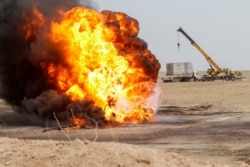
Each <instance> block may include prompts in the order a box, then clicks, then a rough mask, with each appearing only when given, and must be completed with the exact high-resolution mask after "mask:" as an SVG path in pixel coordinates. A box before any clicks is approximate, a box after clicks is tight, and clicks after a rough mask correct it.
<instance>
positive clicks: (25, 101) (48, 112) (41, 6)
mask: <svg viewBox="0 0 250 167" xmlns="http://www.w3.org/2000/svg"><path fill="white" fill-rule="evenodd" d="M81 5H82V6H85V7H88V8H92V9H96V8H97V6H96V4H94V3H93V2H92V0H84V1H80V0H69V1H65V0H54V1H53V0H1V1H0V44H1V45H0V82H1V88H0V95H1V98H3V99H5V100H6V102H7V103H9V104H10V105H12V106H13V107H14V108H16V109H17V111H18V112H22V113H29V114H34V113H36V114H37V115H39V116H41V117H44V118H53V117H54V116H55V115H54V113H56V116H57V118H58V119H60V120H66V119H67V118H69V117H72V110H74V111H78V112H75V113H74V116H75V117H84V118H89V117H90V118H95V120H96V121H97V122H98V123H99V124H100V125H105V124H106V122H105V118H104V116H103V114H102V109H101V108H99V107H93V105H92V102H91V101H84V102H75V103H71V101H70V99H69V97H68V96H66V95H65V94H60V93H58V92H57V90H56V85H55V83H53V82H50V80H49V79H48V76H46V75H45V74H44V72H43V71H42V69H41V68H40V66H39V64H40V62H41V61H43V62H45V61H49V62H53V63H57V62H58V63H59V61H60V63H62V64H63V63H64V62H63V59H62V57H60V53H58V51H57V50H55V49H53V47H52V46H51V45H50V43H47V42H46V40H40V39H42V38H46V37H44V33H38V32H39V31H40V32H42V31H46V27H44V28H43V29H39V28H40V27H39V21H41V20H39V17H38V16H37V15H34V8H33V7H34V6H35V7H36V8H37V9H38V10H39V11H40V12H41V13H42V14H43V16H44V17H45V18H46V20H56V19H57V17H59V14H58V10H62V11H67V10H69V9H71V8H72V7H75V6H81ZM24 11H25V13H24ZM103 14H105V11H104V12H103ZM25 15H27V16H29V18H31V19H32V20H36V21H37V24H36V25H37V26H35V27H31V28H32V32H35V33H34V34H28V36H29V38H28V40H25V39H24V36H26V35H27V34H24V31H23V29H22V28H23V27H24V25H27V23H28V22H29V21H30V20H29V18H27V17H25ZM106 15H107V17H108V13H106ZM32 17H34V18H32ZM46 20H45V21H46ZM29 28H30V27H29ZM47 28H48V27H47ZM38 39H39V40H38ZM137 40H140V39H139V38H134V39H133V41H131V42H130V43H128V45H130V46H127V47H131V48H133V47H136V48H141V49H145V48H147V44H146V42H143V41H142V42H141V43H138V42H136V41H137ZM44 48H46V52H49V53H50V54H47V55H52V56H51V57H46V59H44V57H43V56H41V53H42V52H44ZM152 59H155V58H154V57H152ZM133 62H134V66H136V65H137V64H138V62H141V64H145V66H147V67H148V68H145V73H148V74H149V75H152V76H153V79H154V80H156V78H157V73H158V69H159V68H160V65H159V63H158V62H157V63H158V64H156V66H157V67H156V66H155V65H153V64H150V63H149V61H148V60H147V58H146V57H145V56H143V55H138V56H135V57H134V59H133V61H131V66H133ZM135 62H137V63H135ZM82 106H84V107H82ZM87 120H90V122H87V123H86V124H93V121H91V119H87Z"/></svg>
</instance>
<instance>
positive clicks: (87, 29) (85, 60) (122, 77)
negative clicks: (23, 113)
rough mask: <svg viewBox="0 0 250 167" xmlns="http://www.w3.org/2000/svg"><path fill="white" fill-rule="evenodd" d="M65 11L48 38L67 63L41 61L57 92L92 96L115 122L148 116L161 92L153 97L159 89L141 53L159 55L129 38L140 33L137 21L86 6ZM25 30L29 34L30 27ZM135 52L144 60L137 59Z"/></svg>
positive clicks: (72, 96)
mask: <svg viewBox="0 0 250 167" xmlns="http://www.w3.org/2000/svg"><path fill="white" fill-rule="evenodd" d="M34 12H35V13H37V16H39V18H42V17H41V15H39V14H38V12H37V11H36V10H35V11H34ZM60 14H61V19H60V20H54V21H52V22H51V23H50V32H49V38H50V41H51V43H52V44H53V47H54V48H57V51H58V52H60V59H61V60H63V63H62V64H57V63H55V62H50V63H47V62H41V64H40V65H41V68H42V69H44V71H45V72H46V74H47V75H48V78H49V79H50V80H51V81H52V82H56V85H57V89H58V91H59V92H60V93H65V94H66V95H67V96H68V97H69V98H70V99H71V100H72V101H84V100H89V101H93V102H94V106H98V107H101V108H102V109H103V114H104V117H105V118H106V119H107V120H110V121H115V122H119V123H126V122H129V123H131V122H132V123H139V122H144V121H149V120H150V118H151V117H152V116H153V114H154V113H155V111H156V107H157V103H158V102H159V99H158V98H159V96H156V97H155V98H152V96H154V95H155V94H157V93H158V88H157V86H156V84H155V82H156V77H155V76H156V75H154V76H153V77H150V76H149V75H148V74H146V73H145V71H147V69H145V68H143V67H142V66H140V63H143V62H144V58H143V57H142V56H141V55H142V54H143V55H146V56H147V57H148V58H147V59H149V60H150V61H152V62H153V61H154V57H152V54H151V53H150V51H149V50H147V49H145V50H143V49H142V48H143V47H144V46H141V45H140V44H137V45H131V46H130V45H129V42H126V40H127V41H128V40H131V38H132V39H133V38H135V37H136V36H137V35H138V33H139V28H138V22H137V21H136V20H135V19H132V18H130V17H129V16H127V15H125V14H123V13H111V14H110V12H109V11H103V12H102V13H99V12H97V11H94V10H91V9H87V8H84V7H76V8H73V9H72V10H70V11H67V12H62V11H60ZM26 29H27V35H26V36H27V37H29V36H30V35H29V34H30V31H31V30H29V29H30V28H29V26H28V27H27V28H26ZM135 42H136V40H135ZM135 47H136V48H135ZM124 48H126V50H125V49H124ZM45 55H46V53H45ZM46 56H47V57H48V56H52V55H46ZM136 56H138V57H139V58H140V59H138V60H134V58H135V57H136ZM140 60H141V61H142V62H140V63H138V62H139V61H140ZM157 63H158V61H157ZM156 70H157V73H158V70H159V65H158V66H157V69H156ZM71 121H72V122H73V123H74V124H76V125H77V126H79V124H84V123H85V121H84V119H82V120H81V119H80V118H71Z"/></svg>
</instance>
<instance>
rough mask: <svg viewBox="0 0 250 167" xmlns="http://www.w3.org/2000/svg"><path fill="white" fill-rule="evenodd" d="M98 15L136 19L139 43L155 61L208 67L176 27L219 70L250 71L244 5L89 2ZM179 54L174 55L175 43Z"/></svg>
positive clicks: (217, 0)
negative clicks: (118, 14) (143, 43)
mask: <svg viewBox="0 0 250 167" xmlns="http://www.w3.org/2000/svg"><path fill="white" fill-rule="evenodd" d="M94 1H95V2H96V3H97V4H98V5H99V11H102V10H106V9H108V10H111V11H118V12H124V13H126V14H128V15H129V16H131V17H133V18H135V19H137V20H138V21H139V25H140V34H139V37H140V38H142V39H144V40H145V41H147V43H148V48H149V49H150V50H151V51H152V53H154V54H155V56H156V58H157V59H158V60H159V61H160V63H161V65H162V67H161V71H165V69H166V67H165V64H166V63H171V62H183V61H185V62H186V61H188V62H193V65H194V68H195V70H206V69H207V68H208V67H209V66H208V63H207V61H206V60H205V58H204V57H203V56H202V55H201V54H200V52H199V51H198V50H197V49H196V48H195V47H193V46H192V45H191V44H190V42H189V41H188V40H187V39H186V38H185V37H184V36H183V35H182V34H179V35H178V34H177V29H178V28H179V27H182V28H183V29H184V30H185V31H186V32H187V34H189V35H190V37H191V38H193V40H194V41H195V42H196V43H198V44H199V45H200V46H201V48H203V49H204V50H205V51H206V52H207V53H208V54H209V56H210V57H212V58H213V59H214V60H215V61H216V62H217V63H218V64H219V65H220V66H221V67H222V68H230V69H232V70H250V0H209V1H208V0H207V1H206V0H94ZM178 39H179V41H180V49H179V50H178V49H177V41H178Z"/></svg>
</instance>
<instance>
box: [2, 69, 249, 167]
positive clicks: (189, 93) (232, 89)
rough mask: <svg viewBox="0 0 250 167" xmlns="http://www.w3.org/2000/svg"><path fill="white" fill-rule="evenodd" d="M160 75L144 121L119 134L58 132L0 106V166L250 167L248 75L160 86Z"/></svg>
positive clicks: (113, 131)
mask: <svg viewBox="0 0 250 167" xmlns="http://www.w3.org/2000/svg"><path fill="white" fill-rule="evenodd" d="M164 74H165V73H164V72H160V73H159V80H158V85H159V87H160V88H161V90H162V99H161V104H160V106H159V109H158V111H157V113H156V114H155V115H154V117H153V118H152V120H151V121H150V122H148V123H143V124H130V125H126V126H124V127H120V128H106V129H101V128H95V129H74V130H72V129H71V130H68V129H62V130H58V124H57V123H56V122H51V121H46V122H44V121H39V120H38V119H36V117H34V116H27V115H19V114H17V113H15V112H13V110H12V108H10V107H9V106H8V105H6V104H5V103H4V101H1V108H0V166H35V165H36V166H93V167H94V166H114V167H127V166H136V167H137V166H138V167H139V166H152V167H156V166H159V167H162V166H171V167H172V166H192V167H198V166H199V167H200V166H213V167H218V166H225V167H238V166H241V167H248V166H250V130H249V129H250V103H249V100H250V71H243V75H244V76H246V78H247V80H244V81H214V82H185V83H184V82H182V83H181V82H180V83H163V82H161V80H160V77H161V76H163V75H164ZM53 127H55V129H53ZM51 128H52V129H51Z"/></svg>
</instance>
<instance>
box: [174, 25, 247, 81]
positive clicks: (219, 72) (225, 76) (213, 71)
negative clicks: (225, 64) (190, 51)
mask: <svg viewBox="0 0 250 167" xmlns="http://www.w3.org/2000/svg"><path fill="white" fill-rule="evenodd" d="M177 32H181V33H182V34H183V35H184V36H185V37H186V38H187V39H188V40H189V41H190V42H191V44H192V45H193V46H194V47H195V48H196V49H198V51H200V53H201V54H202V55H203V56H204V57H205V59H206V60H207V62H208V63H209V66H210V69H208V70H207V75H203V76H202V78H201V80H202V81H214V80H226V81H228V80H232V81H234V80H242V79H243V78H245V77H242V74H241V72H239V71H235V72H232V71H231V70H229V69H228V68H223V69H222V68H221V67H220V66H219V65H218V64H217V63H216V62H215V61H214V60H213V59H212V58H211V57H210V56H209V55H208V54H207V53H206V52H205V51H204V50H203V49H202V48H201V47H200V46H199V45H198V44H197V43H196V42H195V41H194V40H193V39H192V38H191V37H190V36H189V35H188V34H187V33H186V32H185V31H184V30H183V29H182V28H181V27H180V28H179V29H178V30H177ZM177 45H178V47H180V44H179V43H178V44H177Z"/></svg>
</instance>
